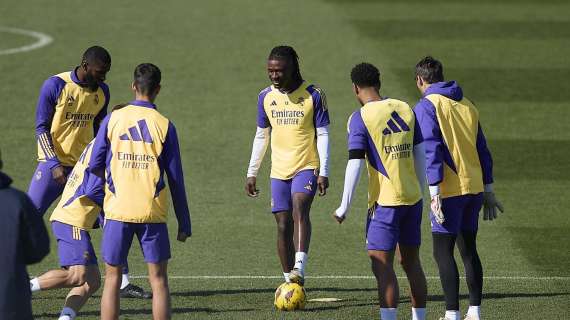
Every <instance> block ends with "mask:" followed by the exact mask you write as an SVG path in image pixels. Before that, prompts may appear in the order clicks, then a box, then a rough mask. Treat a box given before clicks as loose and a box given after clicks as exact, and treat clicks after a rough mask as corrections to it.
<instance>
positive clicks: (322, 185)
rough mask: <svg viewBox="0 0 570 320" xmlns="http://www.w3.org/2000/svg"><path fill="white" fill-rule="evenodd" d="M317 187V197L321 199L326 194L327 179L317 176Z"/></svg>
mask: <svg viewBox="0 0 570 320" xmlns="http://www.w3.org/2000/svg"><path fill="white" fill-rule="evenodd" d="M317 186H318V188H319V196H320V197H322V196H324V195H326V194H327V188H328V187H329V178H328V177H323V176H319V177H318V178H317Z"/></svg>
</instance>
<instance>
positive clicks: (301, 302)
mask: <svg viewBox="0 0 570 320" xmlns="http://www.w3.org/2000/svg"><path fill="white" fill-rule="evenodd" d="M305 302H306V300H305V288H303V287H301V286H300V285H298V284H296V283H287V282H285V283H283V284H282V285H280V286H279V288H277V290H275V300H274V302H273V304H274V305H275V308H276V309H277V310H281V311H293V310H301V309H304V308H305Z"/></svg>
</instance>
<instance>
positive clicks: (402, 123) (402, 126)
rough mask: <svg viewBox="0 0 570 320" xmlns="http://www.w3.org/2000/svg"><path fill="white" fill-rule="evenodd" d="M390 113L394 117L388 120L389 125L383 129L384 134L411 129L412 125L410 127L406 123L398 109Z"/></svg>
mask: <svg viewBox="0 0 570 320" xmlns="http://www.w3.org/2000/svg"><path fill="white" fill-rule="evenodd" d="M390 115H391V116H392V119H390V120H388V122H387V123H386V124H387V125H388V127H387V128H384V130H382V134H383V135H385V136H386V135H389V134H392V133H398V132H402V131H410V127H408V125H407V124H406V122H405V121H404V119H402V118H401V117H400V115H399V114H398V113H397V112H396V111H394V112H392V114H390ZM394 121H395V122H394ZM396 123H397V124H396ZM398 125H399V126H398Z"/></svg>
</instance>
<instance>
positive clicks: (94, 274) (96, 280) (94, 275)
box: [86, 270, 101, 293]
mask: <svg viewBox="0 0 570 320" xmlns="http://www.w3.org/2000/svg"><path fill="white" fill-rule="evenodd" d="M86 281H87V285H88V286H89V292H91V293H93V292H95V291H97V290H99V288H100V287H101V274H100V273H99V271H97V270H94V271H91V272H89V274H88V275H87V280H86Z"/></svg>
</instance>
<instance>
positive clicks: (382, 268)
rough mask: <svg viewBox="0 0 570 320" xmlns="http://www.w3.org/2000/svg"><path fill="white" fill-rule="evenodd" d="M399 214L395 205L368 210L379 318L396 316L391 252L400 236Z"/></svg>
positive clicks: (368, 241)
mask: <svg viewBox="0 0 570 320" xmlns="http://www.w3.org/2000/svg"><path fill="white" fill-rule="evenodd" d="M399 224H400V215H399V212H398V210H397V209H396V208H395V207H382V206H380V205H376V206H375V207H373V208H371V209H369V210H368V216H367V221H366V244H367V245H366V247H367V250H368V256H369V257H370V261H371V265H372V272H373V273H374V277H375V278H376V283H377V287H378V299H379V303H380V319H383V320H395V319H396V314H397V307H398V302H399V297H400V294H399V292H400V289H399V286H398V278H397V277H396V273H395V271H394V266H393V264H394V252H395V249H396V245H397V243H398V239H399V236H400V229H399Z"/></svg>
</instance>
